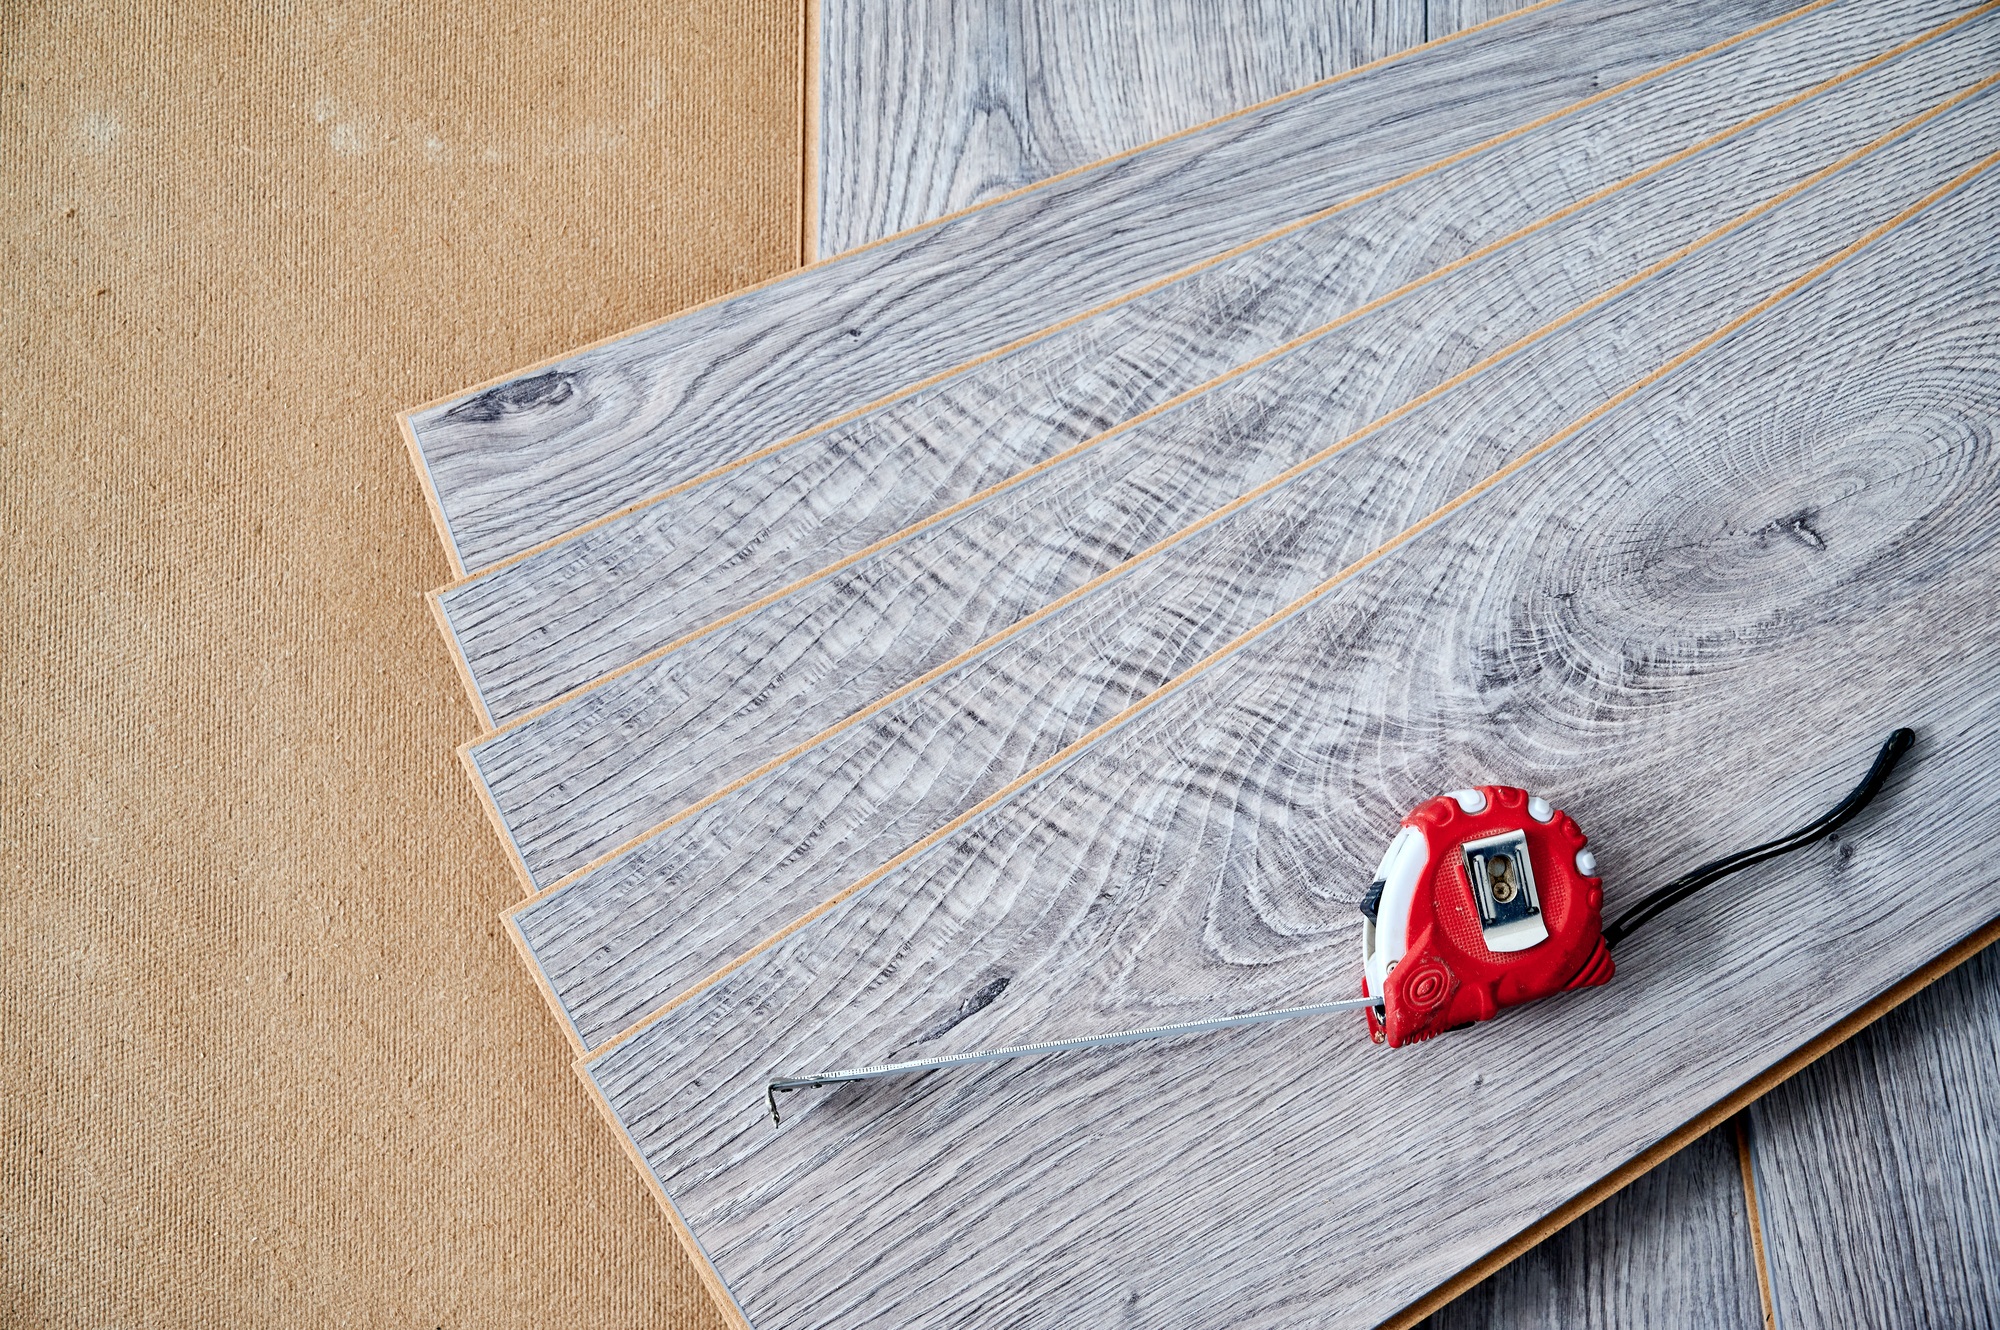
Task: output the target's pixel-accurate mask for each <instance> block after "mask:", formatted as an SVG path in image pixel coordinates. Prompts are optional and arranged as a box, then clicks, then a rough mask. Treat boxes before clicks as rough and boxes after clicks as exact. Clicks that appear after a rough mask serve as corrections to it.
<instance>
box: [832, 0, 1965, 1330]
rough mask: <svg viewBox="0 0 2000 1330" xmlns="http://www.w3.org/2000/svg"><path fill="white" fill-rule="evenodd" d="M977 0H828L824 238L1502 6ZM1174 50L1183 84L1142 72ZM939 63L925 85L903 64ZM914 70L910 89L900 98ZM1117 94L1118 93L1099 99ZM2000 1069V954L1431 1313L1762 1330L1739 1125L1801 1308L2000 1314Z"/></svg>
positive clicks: (1486, 1321)
mask: <svg viewBox="0 0 2000 1330" xmlns="http://www.w3.org/2000/svg"><path fill="white" fill-rule="evenodd" d="M963 8H964V7H963V6H953V5H949V4H947V3H945V2H944V0H929V2H926V0H907V2H906V3H904V4H902V5H899V6H896V7H895V17H894V18H893V19H892V18H890V17H889V16H888V15H887V14H886V13H885V11H884V10H883V9H882V7H880V6H866V5H863V4H862V3H860V0H825V3H824V5H823V9H822V13H823V15H824V22H825V29H824V33H823V45H822V52H823V54H824V57H825V63H824V65H823V68H822V74H821V78H822V83H821V87H822V90H823V98H824V101H823V104H822V110H821V124H822V127H823V132H824V138H823V149H822V156H821V165H820V176H819V184H820V190H821V199H820V208H819V243H820V246H821V252H822V253H834V252H838V251H839V250H841V249H844V248H848V247H851V246H852V245H856V244H860V243H864V242H866V241H868V240H872V239H874V238H876V237H877V236H879V235H882V234H886V233H888V232H890V231H893V230H896V229H899V228H901V227H903V226H908V225H914V224H916V223H918V222H921V221H924V220H927V218H928V217H930V216H933V215H937V214H938V213H941V212H943V211H946V210H949V209H950V208H953V207H959V206H964V205H965V204H968V203H972V202H976V201H978V200H979V199H981V198H983V197H987V196H990V195H991V194H993V193H996V192H999V191H1001V190H1004V189H1007V188H1012V187H1016V186H1018V185H1021V184H1026V183H1029V182H1030V181H1032V180H1033V179H1035V178H1038V177H1039V176H1040V175H1044V174H1052V173H1054V172H1055V171H1059V170H1064V169H1068V168H1069V167H1071V166H1075V165H1078V164H1081V163H1082V162H1083V161H1085V160H1088V159H1089V158H1090V157H1091V156H1101V155H1105V154H1107V153H1109V152H1113V151H1118V150H1120V149H1123V148H1125V147H1128V146H1131V145H1132V144H1133V143H1135V142H1138V141H1141V140H1143V139H1145V138H1147V137H1151V136H1154V135H1157V134H1159V133H1164V132H1172V131H1173V130H1175V129H1178V128H1181V127H1183V126H1184V125H1185V124H1188V123H1194V122H1196V121H1199V120H1201V119H1205V118H1207V117H1209V116H1212V115H1216V114H1222V113H1225V112H1227V111H1229V110H1232V109H1235V106H1236V105H1239V104H1243V103H1247V102H1249V101H1252V100H1256V99H1258V98H1259V97H1261V96H1264V95H1268V94H1269V93H1272V92H1276V91H1281V90H1282V89H1283V87H1284V86H1285V85H1286V83H1287V81H1290V82H1292V83H1301V82H1306V81H1309V80H1311V79H1313V78H1316V77H1321V76H1323V75H1324V74H1326V73H1331V72H1335V70H1336V69H1337V68H1338V67H1339V63H1340V62H1341V61H1343V60H1344V61H1345V62H1347V63H1350V64H1351V63H1357V62H1359V61H1360V60H1363V59H1367V58H1373V57H1374V56H1376V55H1380V54H1384V53H1386V52H1387V51H1388V50H1391V49H1394V48H1395V47H1396V45H1398V44H1400V43H1402V42H1406V41H1408V40H1412V39H1413V38H1414V37H1416V36H1419V35H1421V34H1423V33H1424V32H1425V31H1428V32H1429V33H1430V34H1432V35H1435V34H1436V33H1438V32H1441V31H1445V30H1449V29H1450V28H1451V27H1453V26H1463V25H1464V24H1465V23H1467V22H1470V21H1477V20H1479V19H1483V18H1485V17H1487V16H1488V14H1487V12H1486V11H1484V10H1480V9H1474V10H1472V11H1471V12H1467V7H1466V6H1456V5H1450V4H1448V3H1445V2H1444V0H1430V2H1429V3H1428V4H1418V3H1411V4H1408V5H1405V6H1402V7H1400V8H1399V7H1394V6H1390V7H1386V10H1385V7H1382V6H1375V7H1371V8H1369V9H1367V10H1366V11H1363V10H1362V9H1361V7H1359V6H1343V5H1332V6H1323V7H1322V8H1321V10H1320V11H1319V12H1316V13H1308V14H1305V15H1304V16H1301V15H1300V14H1299V13H1298V11H1297V10H1295V9H1288V10H1286V11H1285V12H1284V13H1283V14H1281V15H1278V16H1275V21H1274V16H1272V15H1268V14H1264V13H1262V12H1261V9H1260V7H1259V6H1257V5H1255V4H1253V3H1250V2H1249V0H1241V2H1240V3H1236V4H1230V3H1226V2H1225V3H1220V4H1208V5H1200V4H1196V5H1192V6H1186V5H1184V6H1180V7H1174V8H1172V11H1171V12H1172V17H1174V18H1176V19H1180V18H1183V17H1184V16H1183V15H1181V14H1180V12H1179V11H1180V9H1185V8H1192V9H1195V10H1197V11H1202V12H1201V13H1200V14H1199V15H1198V17H1197V24H1200V26H1197V24H1188V23H1185V22H1181V23H1176V24H1174V25H1172V26H1173V31H1174V32H1175V33H1182V32H1189V31H1199V32H1201V34H1202V36H1203V40H1201V41H1198V42H1183V41H1181V40H1179V39H1178V37H1166V38H1163V39H1160V35H1161V32H1162V28H1163V27H1165V26H1167V25H1165V24H1164V23H1163V22H1162V18H1163V17H1164V11H1168V10H1169V8H1170V7H1169V6H1167V5H1164V4H1154V5H1149V6H1146V7H1145V8H1144V10H1143V12H1142V10H1141V8H1140V7H1138V6H1124V7H1122V8H1121V9H1120V11H1119V14H1118V17H1119V19H1121V20H1122V24H1121V25H1120V26H1119V28H1118V30H1117V31H1116V32H1115V33H1113V34H1111V35H1110V37H1109V39H1108V40H1107V38H1106V36H1105V34H1104V33H1103V32H1102V30H1100V29H1098V28H1096V27H1095V26H1094V25H1093V24H1092V23H1091V22H1090V21H1087V20H1086V21H1080V22H1079V21H1075V20H1068V19H1067V16H1065V15H1062V14H1057V13H1051V12H1047V11H1048V10H1049V9H1050V8H1051V7H1049V6H1042V5H1036V4H1034V3H1032V0H1017V2H1015V3H1003V4H995V5H991V6H987V7H985V8H984V9H983V11H982V12H981V13H980V14H979V16H978V19H977V20H976V21H975V22H971V23H966V22H954V18H959V17H963V16H962V15H960V14H958V11H959V10H962V9H963ZM1154 11H1163V12H1162V13H1156V12H1154ZM1419 11H1421V12H1419ZM1239 16H1240V18H1241V20H1242V21H1240V22H1238V21H1233V20H1237V19H1238V18H1239ZM1201 20H1206V22H1205V24H1204V23H1201ZM1149 23H1150V26H1149ZM1149 36H1151V37H1154V38H1156V39H1159V40H1158V44H1157V46H1147V45H1146V41H1147V38H1148V37H1149ZM1135 48H1139V49H1138V53H1137V54H1134V50H1135ZM1204 56H1206V57H1207V59H1208V60H1209V61H1210V62H1211V63H1209V64H1207V65H1206V66H1205V67H1204V66H1203V65H1202V64H1201V61H1202V60H1203V58H1204ZM913 57H919V58H916V59H913ZM1161 67H1171V68H1173V69H1174V70H1175V72H1176V75H1177V77H1175V78H1172V79H1160V78H1146V77H1141V78H1129V77H1126V74H1127V72H1128V71H1130V70H1133V69H1143V70H1149V71H1150V70H1152V69H1156V68H1161ZM918 68H920V69H921V70H922V71H923V73H922V77H921V79H901V80H899V74H900V73H901V72H902V71H906V70H910V69H918ZM892 82H894V83H896V86H897V92H896V96H897V97H899V98H901V99H902V100H901V102H900V104H898V111H897V113H894V114H890V115H885V114H884V107H885V106H888V105H891V104H892V103H893V99H892V98H890V97H889V96H888V95H887V94H886V93H885V92H884V88H885V86H886V85H888V84H890V83H892ZM1105 88H1109V89H1110V90H1111V98H1110V100H1109V101H1108V106H1107V99H1106V98H1105V97H1103V96H1101V95H1099V96H1093V90H1094V89H1105ZM1079 108H1081V109H1079ZM1109 108H1115V109H1109ZM885 121H893V124H889V123H885ZM1996 1068H2000V950H1992V951H1988V952H1986V953H1984V954H1982V955H1981V956H1980V957H1979V958H1977V959H1976V960H1974V961H1973V962H1971V963H1970V964H1968V965H1966V966H1965V967H1963V968H1962V969H1961V970H1959V971H1957V972H1955V973H1953V974H1952V975H1950V976H1948V977H1947V978H1946V979H1944V980H1942V981H1941V982H1939V983H1938V984H1936V985H1935V986H1933V987H1932V988H1931V989H1928V990H1926V991H1925V992H1924V993H1923V994H1921V995H1919V997H1918V998H1916V999H1915V1000H1913V1001H1912V1002H1911V1003H1909V1004H1908V1005H1907V1006H1905V1007H1903V1008H1900V1009H1898V1010H1897V1011H1895V1012H1892V1013H1891V1014H1890V1015H1889V1016H1888V1017H1887V1018H1885V1019H1884V1020H1883V1021H1881V1022H1880V1023H1879V1024H1878V1025H1876V1026H1874V1027H1871V1028H1870V1029H1869V1030H1867V1031H1866V1032H1864V1033H1863V1034H1862V1035H1860V1036H1859V1037H1857V1038H1856V1039H1854V1040H1853V1041H1851V1042H1850V1043H1849V1044H1847V1045H1844V1046H1842V1047H1841V1048H1839V1049H1837V1050H1836V1051H1835V1052H1834V1053H1833V1054H1832V1055H1830V1056H1828V1057H1827V1058H1825V1059H1823V1060H1822V1061H1820V1062H1818V1063H1816V1064H1814V1065H1813V1066H1812V1067H1810V1068H1808V1069H1807V1070H1806V1071H1805V1072H1804V1073H1802V1074H1801V1075H1799V1076H1798V1077H1797V1078H1795V1079H1794V1080H1792V1081H1790V1082H1788V1083H1787V1084H1785V1085H1784V1086H1782V1087H1780V1088H1779V1089H1778V1090H1777V1091H1775V1092H1773V1093H1771V1094H1770V1095H1768V1096H1767V1097H1766V1098H1765V1099H1764V1100H1762V1101H1760V1102H1759V1103H1758V1104H1757V1105H1756V1107H1755V1108H1754V1109H1753V1110H1752V1111H1751V1112H1750V1113H1749V1114H1748V1115H1747V1120H1746V1122H1745V1123H1744V1124H1743V1127H1742V1130H1741V1131H1740V1132H1738V1131H1730V1130H1725V1131H1721V1132H1717V1133H1713V1134H1711V1135H1710V1136H1708V1137H1705V1138H1703V1139H1702V1140H1701V1141H1700V1142H1699V1143H1698V1144H1697V1145H1695V1146H1692V1147H1689V1148H1688V1149H1687V1150H1685V1151H1683V1152H1682V1153H1680V1154H1678V1155H1676V1156H1675V1157H1674V1158H1673V1159H1671V1160H1670V1161H1669V1162H1668V1163H1667V1164H1664V1165H1662V1166H1660V1167H1659V1168H1658V1169H1656V1170H1655V1171H1654V1172H1653V1173H1652V1174H1649V1175H1648V1176H1647V1177H1646V1178H1644V1179H1643V1180H1642V1181H1641V1182H1639V1183H1637V1184H1634V1185H1633V1186H1632V1187H1630V1188H1628V1189H1627V1190H1626V1191H1625V1192H1622V1193H1620V1194H1619V1195H1618V1196H1617V1197H1615V1198H1613V1199H1612V1200H1610V1201H1608V1202H1606V1203H1604V1204H1603V1205H1602V1206H1600V1207H1599V1208H1598V1209H1597V1210H1595V1211H1593V1212H1592V1213H1591V1214H1589V1215H1587V1216H1586V1217H1585V1218H1583V1219H1581V1220H1578V1221H1577V1222H1575V1223H1574V1224H1572V1225H1571V1226H1570V1227H1569V1228H1567V1229H1565V1230H1564V1231H1563V1232H1561V1233H1560V1234H1558V1235H1556V1236H1554V1237H1551V1238H1549V1239H1547V1240H1546V1241H1544V1242H1543V1243H1541V1244H1540V1245H1539V1246H1537V1247H1536V1248H1535V1249H1534V1250H1533V1251H1531V1252H1530V1253H1528V1254H1527V1255H1525V1256H1523V1257H1521V1258H1520V1259H1519V1260H1517V1261H1516V1262H1515V1263H1514V1264H1512V1265H1510V1266H1509V1267H1507V1268H1506V1269H1505V1270H1503V1271H1501V1272H1500V1273H1498V1274H1495V1275H1493V1276H1491V1277H1490V1278H1489V1279H1487V1280H1486V1281H1485V1282H1483V1283H1482V1284H1480V1285H1479V1286H1478V1287H1477V1288H1475V1289H1474V1290H1472V1291H1471V1292H1468V1293H1467V1294H1465V1295H1464V1296H1463V1297H1461V1298H1460V1299H1459V1300H1458V1301H1457V1302H1455V1303H1453V1304H1452V1305H1451V1306H1450V1307H1449V1308H1447V1309H1445V1310H1444V1311H1441V1312H1439V1313H1437V1314H1436V1315H1435V1316H1434V1317H1433V1318H1432V1320H1431V1322H1430V1324H1432V1325H1434V1326H1439V1327H1444V1326H1451V1327H1475V1326H1481V1327H1483V1326H1491V1327H1496V1330H1497V1328H1498V1327H1515V1326H1550V1327H1557V1326H1641V1325H1648V1326H1650V1325H1685V1326H1710V1325H1714V1326H1754V1325H1758V1324H1761V1323H1762V1322H1763V1319H1764V1311H1763V1301H1764V1299H1763V1298H1762V1297H1760V1296H1759V1294H1760V1290H1759V1280H1758V1274H1759V1271H1758V1269H1757V1264H1756V1261H1755V1258H1754V1256H1753V1252H1752V1245H1751V1242H1750V1234H1749V1223H1748V1221H1749V1209H1748V1201H1747V1198H1746V1195H1745V1187H1744V1183H1743V1175H1742V1171H1741V1169H1740V1166H1739V1165H1740V1160H1739V1150H1738V1144H1739V1140H1738V1138H1739V1135H1740V1137H1741V1140H1742V1143H1743V1144H1744V1145H1745V1146H1746V1147H1747V1150H1748V1152H1749V1156H1750V1158H1751V1159H1752V1160H1753V1161H1754V1165H1755V1169H1754V1176H1755V1178H1756V1188H1755V1192H1756V1205H1757V1209H1758V1215H1759V1219H1760V1221H1761V1223H1760V1227H1761V1230H1762V1235H1763V1239H1764V1241H1763V1256H1764V1260H1765V1274H1766V1290H1765V1291H1766V1296H1768V1297H1769V1299H1770V1301H1771V1304H1772V1305H1771V1310H1772V1312H1773V1313H1774V1315H1775V1319H1776V1323H1777V1324H1778V1325H1780V1326H1786V1327H1814V1326H1833V1327H1837V1326H1857V1327H1860V1326H1903V1325H1909V1326H1939V1327H1944V1326H1982V1325H1994V1324H2000V1224H1996V1216H2000V1073H1996Z"/></svg>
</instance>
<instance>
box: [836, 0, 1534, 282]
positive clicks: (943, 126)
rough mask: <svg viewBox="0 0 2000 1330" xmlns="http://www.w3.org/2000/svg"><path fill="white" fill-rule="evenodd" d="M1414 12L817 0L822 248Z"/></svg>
mask: <svg viewBox="0 0 2000 1330" xmlns="http://www.w3.org/2000/svg"><path fill="white" fill-rule="evenodd" d="M1510 7H1511V6H1510ZM1425 9H1426V5H1425V3H1424V0H1112V2H1111V3H1096V4H1088V5H1077V4H1058V3H1049V2H1048V0H1001V2H1000V3H993V2H992V0H987V2H986V3H979V4H967V3H964V0H902V2H901V3H897V4H893V5H891V4H883V3H881V0H822V3H821V5H820V11H819V12H820V60H819V68H820V76H819V104H820V110H819V145H818V159H819V179H818V182H817V184H818V190H819V223H818V228H817V230H818V239H819V253H820V254H821V255H822V256H825V255H831V254H838V253H840V252H841V251H843V250H848V249H853V248H854V247H855V246H857V245H865V244H867V243H868V242H870V241H873V240H879V239H881V238H882V237H883V236H886V235H889V234H891V233H893V232H896V231H902V230H905V229H907V228H909V227H912V226H917V225H920V224H921V223H924V222H928V221H930V220H931V219H932V218H935V217H941V216H943V215H944V214H946V213H948V212H952V211H955V210H957V209H959V208H964V207H968V206H970V205H972V204H975V203H980V202H983V201H985V200H987V199H990V198H993V197H995V196H997V195H1000V194H1004V193H1007V192H1008V191H1010V190H1015V189H1019V188H1021V187H1022V186H1024V185H1031V184H1034V183H1035V182H1036V181H1039V180H1044V179H1046V178H1047V177H1049V176H1052V175H1055V174H1057V173H1059V172H1062V171H1067V170H1070V169H1072V168H1073V167H1078V166H1084V165H1086V164H1088V163H1091V162H1095V161H1097V160H1098V159H1099V158H1103V157H1110V156H1113V155H1114V154H1117V153H1121V152H1124V151H1126V150H1127V149H1129V148H1135V147H1137V146H1139V145H1140V144H1142V143H1145V142H1148V141H1149V140H1152V139H1158V138H1164V137H1166V136H1167V135H1169V134H1176V133H1179V132H1180V131H1181V130H1184V129H1186V128H1188V127H1189V126H1192V125H1198V124H1200V123H1202V122H1203V121H1206V120H1212V119H1214V118H1215V117H1216V116H1220V115H1228V114H1230V113H1232V112H1235V111H1239V110H1242V109H1243V108H1244V107H1246V106H1250V105H1252V104H1253V103H1256V102H1260V101H1264V100H1265V99H1267V98H1270V97H1275V96H1278V95H1280V94H1281V93H1287V92H1290V91H1292V90H1293V89H1294V88H1300V87H1304V86H1305V85H1306V84H1308V83H1317V82H1318V81H1320V80H1321V79H1325V78H1329V77H1331V76H1333V75H1335V74H1339V73H1342V72H1344V71H1346V70H1349V69H1352V68H1354V67H1355V66H1357V65H1363V64H1367V63H1368V62H1369V61H1372V60H1379V59H1381V58H1382V57H1383V56H1386V55H1388V54H1390V53H1391V52H1394V51H1400V50H1403V49H1405V48H1406V47H1410V46H1415V45H1417V44H1418V43H1419V42H1422V41H1423V40H1424V39H1425ZM1474 21H1475V22H1476V21H1477V20H1474ZM1470 26H1472V25H1471V23H1460V24H1457V25H1456V27H1454V28H1452V29H1441V30H1440V31H1439V33H1438V35H1439V36H1443V35H1444V34H1445V32H1446V31H1455V30H1456V28H1457V27H1470Z"/></svg>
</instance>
